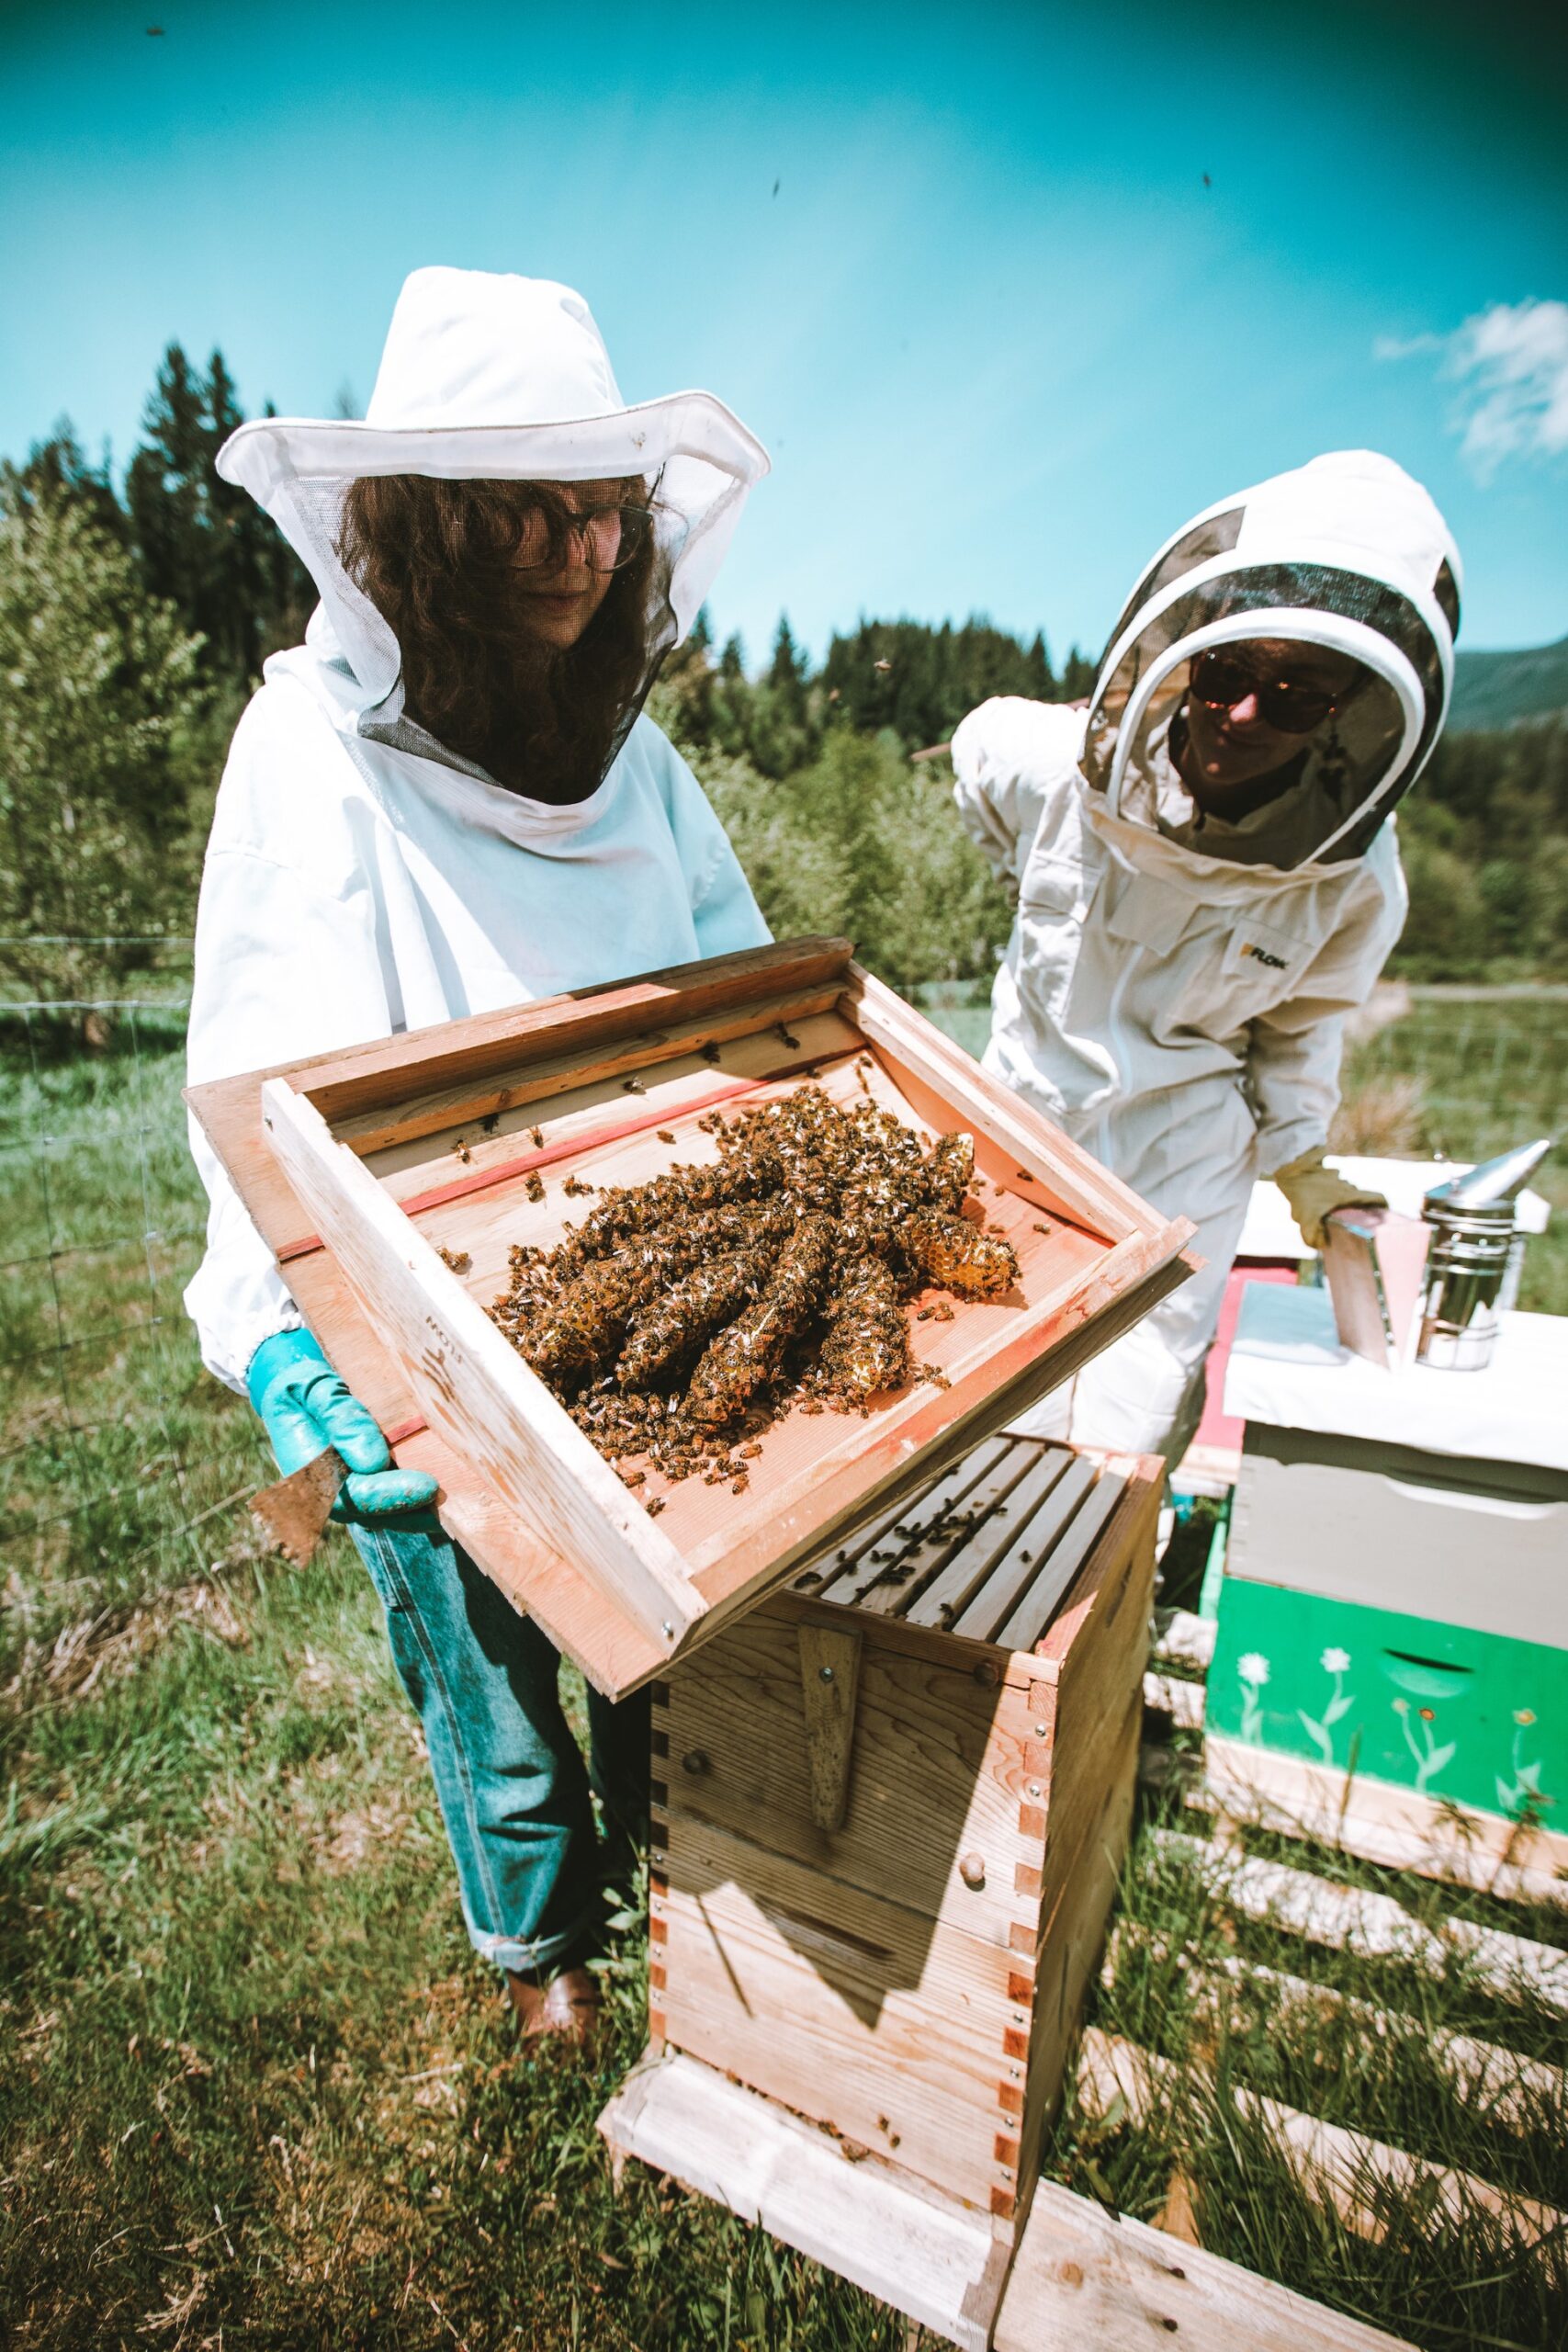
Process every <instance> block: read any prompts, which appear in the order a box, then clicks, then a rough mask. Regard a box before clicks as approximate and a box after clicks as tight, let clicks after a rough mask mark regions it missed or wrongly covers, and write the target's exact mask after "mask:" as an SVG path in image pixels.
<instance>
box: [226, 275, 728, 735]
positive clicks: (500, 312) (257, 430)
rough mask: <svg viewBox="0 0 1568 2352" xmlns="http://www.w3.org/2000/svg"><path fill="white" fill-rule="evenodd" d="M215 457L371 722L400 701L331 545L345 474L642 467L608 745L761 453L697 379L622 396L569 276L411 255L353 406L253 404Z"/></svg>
mask: <svg viewBox="0 0 1568 2352" xmlns="http://www.w3.org/2000/svg"><path fill="white" fill-rule="evenodd" d="M218 470H219V472H220V474H221V475H222V477H223V479H224V481H231V482H238V483H240V484H242V485H243V487H244V488H245V489H246V490H248V491H249V492H251V494H252V496H253V497H254V499H255V500H256V501H257V502H258V503H259V504H260V505H261V506H263V507H265V510H266V512H267V514H268V515H270V516H271V517H272V519H273V521H274V522H275V523H276V525H277V526H278V528H279V530H280V531H281V532H282V533H283V535H284V537H285V538H287V539H288V543H289V545H290V546H291V547H292V548H294V550H295V552H296V553H297V554H298V555H299V558H300V560H302V561H303V563H304V564H305V566H306V568H307V569H308V571H310V576H311V578H312V579H313V580H314V582H315V583H316V587H317V589H318V591H319V592H320V594H321V603H322V605H323V606H324V607H325V610H326V614H327V617H328V619H329V621H330V622H331V624H332V628H333V635H334V636H335V638H336V639H337V642H338V645H339V646H340V648H341V649H342V651H343V654H344V658H345V660H346V661H347V662H348V664H349V667H350V668H351V669H352V671H353V672H354V674H355V678H356V680H357V681H358V683H359V685H360V687H361V688H362V689H363V692H364V696H365V706H366V709H367V712H368V711H374V712H375V713H376V716H377V718H378V720H379V721H380V722H382V723H383V724H384V723H386V722H388V721H391V720H395V719H397V718H398V717H399V716H400V712H401V708H402V686H401V680H400V671H401V658H400V653H399V650H398V643H397V639H396V638H395V637H394V635H393V633H392V630H391V629H390V628H389V626H388V624H387V622H386V621H385V620H384V619H383V618H382V616H381V615H380V614H379V613H378V611H377V610H376V607H375V606H374V605H372V604H371V603H370V602H369V600H368V599H367V597H366V596H365V595H364V594H362V593H361V591H360V590H359V589H358V588H357V587H356V586H355V582H353V580H351V579H350V577H349V575H348V573H347V572H346V571H345V570H344V566H343V564H342V562H341V560H339V557H338V555H337V552H336V542H337V537H338V533H339V527H340V525H341V522H342V516H343V502H344V493H345V492H346V490H347V487H348V485H349V483H350V482H352V481H356V480H358V479H360V478H361V477H364V476H367V475H373V474H427V475H433V476H434V477H436V478H437V479H439V480H442V481H558V482H571V481H604V480H610V479H615V480H621V479H626V478H628V477H632V476H640V477H641V478H642V480H643V481H645V482H646V483H647V485H648V487H649V491H650V492H655V497H654V512H655V535H656V543H657V548H658V560H657V561H656V563H655V566H654V573H653V582H652V585H651V588H650V594H651V595H652V596H653V597H654V599H655V601H656V609H655V610H653V611H652V612H651V613H650V614H649V630H648V642H649V666H648V671H647V673H646V675H645V676H644V678H643V680H642V684H641V689H640V692H639V693H638V694H637V697H636V700H635V702H634V704H633V706H632V707H631V709H630V710H629V711H628V712H627V713H626V715H625V720H624V724H623V725H622V727H621V729H620V732H619V735H618V736H617V739H616V743H615V746H614V747H613V748H615V749H618V748H619V743H620V741H624V740H625V736H626V732H627V731H628V729H629V728H630V726H631V722H632V719H633V718H635V717H636V714H637V709H638V708H640V707H641V702H642V698H643V695H646V693H647V691H648V688H649V685H650V684H652V681H653V677H654V675H655V674H656V673H657V670H658V667H659V664H660V662H661V661H662V660H663V658H664V655H665V654H666V653H667V652H668V651H669V650H670V648H671V646H672V645H674V644H676V643H678V642H679V640H680V639H681V638H682V636H684V634H685V632H686V631H687V629H688V628H690V627H691V625H692V622H693V621H694V619H695V617H696V615H697V613H698V611H699V609H700V607H701V605H702V602H703V599H704V597H705V595H706V594H707V591H708V588H709V585H710V583H711V582H712V580H713V577H714V574H715V573H716V571H717V570H718V567H719V563H720V561H721V560H722V559H723V556H724V552H725V549H726V548H728V544H729V538H730V534H731V532H732V531H733V530H734V528H735V524H736V519H737V517H738V516H739V512H740V509H741V506H742V505H743V504H744V503H745V499H746V494H747V492H748V491H749V490H750V487H751V485H752V483H753V482H755V481H760V480H761V477H762V476H763V475H764V474H765V473H766V472H767V470H768V457H767V452H766V450H765V449H764V448H763V447H762V446H761V442H760V441H758V440H757V439H756V438H755V437H754V436H753V435H751V434H750V433H749V432H748V431H747V430H746V427H745V426H744V425H743V424H741V423H740V421H739V418H738V417H736V416H734V415H733V414H732V413H731V412H730V411H729V410H728V408H726V407H725V405H724V403H723V401H718V400H716V399H715V398H714V397H713V395H712V393H710V392H671V393H670V394H668V395H667V396H666V397H665V398H664V399H662V400H654V401H639V402H638V403H637V405H636V406H635V407H631V408H628V407H626V404H625V403H624V402H623V401H622V399H621V396H620V393H619V391H618V390H616V386H615V376H614V374H613V372H612V370H611V367H610V360H609V355H608V353H607V352H606V351H605V348H604V341H603V339H602V337H601V336H600V334H599V330H598V328H597V327H596V326H595V325H594V323H593V318H592V313H591V311H589V308H588V305H587V303H586V302H585V301H584V300H583V299H582V297H581V294H576V293H574V292H573V291H572V289H571V288H570V287H569V286H558V285H556V284H554V283H553V282H552V281H551V280H550V279H548V278H542V277H502V276H495V275H491V273H489V272H487V271H483V270H468V269H416V270H415V271H414V272H413V274H412V277H409V278H408V279H407V280H406V281H405V282H404V285H403V288H402V291H401V293H400V295H399V297H398V304H397V308H396V310H395V311H394V312H393V314H392V323H391V326H390V328H389V331H388V335H387V345H386V349H385V350H384V352H383V353H382V355H381V365H380V368H379V371H378V375H377V378H376V389H375V390H374V392H373V393H372V394H371V398H370V405H369V409H368V411H367V414H366V416H365V419H364V422H363V423H359V422H357V421H355V420H349V419H344V420H326V419H313V418H300V417H258V418H256V419H254V421H253V422H252V423H251V424H243V425H241V427H240V429H239V431H238V432H237V433H234V434H232V435H231V436H230V438H229V439H228V441H226V442H225V443H224V445H223V447H222V449H221V450H220V452H219V457H218ZM656 485H657V488H656V489H655V486H656Z"/></svg>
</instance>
